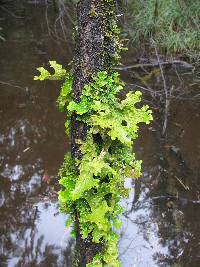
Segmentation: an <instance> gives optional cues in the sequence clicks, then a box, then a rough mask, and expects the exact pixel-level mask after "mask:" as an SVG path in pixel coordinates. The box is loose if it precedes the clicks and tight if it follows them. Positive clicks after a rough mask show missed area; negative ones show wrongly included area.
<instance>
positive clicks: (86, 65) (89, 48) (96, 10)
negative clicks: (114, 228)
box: [71, 0, 117, 267]
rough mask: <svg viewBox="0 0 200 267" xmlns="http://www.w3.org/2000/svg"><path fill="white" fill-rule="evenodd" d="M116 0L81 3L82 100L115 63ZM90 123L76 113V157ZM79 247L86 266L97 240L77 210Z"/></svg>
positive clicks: (78, 62) (76, 87)
mask: <svg viewBox="0 0 200 267" xmlns="http://www.w3.org/2000/svg"><path fill="white" fill-rule="evenodd" d="M115 12H116V1H115V0H109V1H108V0H80V1H79V3H78V4H77V22H78V25H77V39H76V51H75V57H74V77H75V79H74V84H73V100H74V101H75V102H77V103H78V102H79V101H80V96H81V93H82V90H83V87H84V85H85V84H88V83H89V82H91V79H92V75H94V74H96V73H97V72H98V71H101V70H107V71H108V72H109V70H110V69H111V68H112V66H113V64H114V63H115V59H116V55H117V48H116V44H115V41H116V40H114V39H115V38H114V35H112V31H113V27H114V26H115V25H116V14H115ZM86 136H87V126H86V125H85V124H84V123H83V122H80V121H78V120H76V115H75V114H74V115H73V116H72V122H71V151H72V155H73V157H74V158H79V159H80V158H81V151H80V146H79V144H77V143H76V140H85V139H86ZM76 232H77V248H78V251H79V264H78V266H81V267H84V266H86V264H87V263H89V262H91V261H92V258H93V256H94V255H95V254H96V252H97V250H100V249H102V248H100V247H99V246H97V244H93V243H92V241H91V240H92V238H90V237H89V238H88V239H87V240H83V239H82V237H81V235H80V229H79V214H78V213H77V214H76Z"/></svg>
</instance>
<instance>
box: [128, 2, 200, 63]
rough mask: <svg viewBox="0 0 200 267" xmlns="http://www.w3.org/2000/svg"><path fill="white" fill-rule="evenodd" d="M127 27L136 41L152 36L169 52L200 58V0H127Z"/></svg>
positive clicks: (198, 59)
mask: <svg viewBox="0 0 200 267" xmlns="http://www.w3.org/2000/svg"><path fill="white" fill-rule="evenodd" d="M126 14H127V20H126V23H125V25H124V31H125V33H126V34H127V35H128V36H129V38H130V40H132V41H133V42H134V43H135V42H138V43H140V42H141V41H147V42H150V40H151V39H153V40H154V41H155V42H156V44H157V45H158V47H159V48H160V50H161V51H162V52H164V53H166V54H181V55H183V56H186V57H189V58H190V59H191V60H193V61H195V60H196V61H200V2H199V0H128V1H127V6H126Z"/></svg>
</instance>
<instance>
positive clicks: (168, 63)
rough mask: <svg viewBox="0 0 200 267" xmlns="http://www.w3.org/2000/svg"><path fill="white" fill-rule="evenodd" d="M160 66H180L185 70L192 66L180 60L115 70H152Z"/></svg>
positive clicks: (116, 68)
mask: <svg viewBox="0 0 200 267" xmlns="http://www.w3.org/2000/svg"><path fill="white" fill-rule="evenodd" d="M160 65H162V66H171V65H180V66H181V67H182V68H186V69H193V65H192V64H189V63H188V62H186V61H182V60H172V61H163V62H154V63H153V62H152V63H141V64H135V65H129V66H122V67H119V66H117V67H115V70H122V71H127V70H130V69H138V68H145V67H146V68H154V67H159V66H160Z"/></svg>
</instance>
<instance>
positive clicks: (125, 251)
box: [0, 1, 200, 267]
mask: <svg viewBox="0 0 200 267" xmlns="http://www.w3.org/2000/svg"><path fill="white" fill-rule="evenodd" d="M44 2H45V1H44ZM6 9H7V12H6V11H5V10H4V12H3V10H2V9H0V25H1V27H2V31H1V32H0V33H1V35H3V36H4V37H5V39H6V41H5V42H1V43H0V66H1V67H0V70H1V71H0V267H4V266H8V267H14V266H17V267H26V266H27V267H29V266H31V267H32V266H33V267H35V266H43V267H50V266H52V267H57V266H68V267H71V266H72V264H71V255H72V254H73V246H74V240H73V239H71V238H70V236H69V229H65V220H66V216H64V215H62V214H59V212H58V203H57V200H56V191H57V190H58V187H57V171H58V169H59V166H60V164H61V163H62V159H63V156H64V153H65V152H66V151H67V150H69V142H68V140H66V137H65V133H64V126H63V123H64V118H65V116H64V115H63V114H60V113H59V112H58V109H57V107H56V104H55V100H56V98H57V96H58V94H59V83H57V82H36V81H33V76H34V75H35V74H36V72H35V68H36V67H38V66H42V65H46V64H47V62H48V60H50V59H55V60H57V62H59V63H62V64H64V65H65V66H66V65H67V63H68V62H70V60H71V59H72V50H73V49H72V48H73V43H72V41H71V38H70V37H69V36H70V35H71V29H72V25H71V22H70V20H67V21H66V29H65V30H66V31H65V36H64V35H63V30H62V27H61V26H62V25H61V24H59V23H60V22H59V21H58V20H57V21H56V23H57V26H56V27H55V20H56V18H57V15H55V13H54V9H53V6H51V5H49V6H48V9H47V7H46V6H45V5H39V4H38V1H28V4H26V5H25V6H24V5H20V7H18V9H16V8H15V9H10V7H7V6H6ZM19 17H22V18H19ZM47 19H48V24H47ZM47 26H48V27H47ZM67 34H68V35H69V36H67ZM131 57H132V51H130V52H129V54H127V56H126V58H124V59H123V60H124V61H125V62H126V64H128V63H130V62H132V61H133V60H132V58H131ZM164 72H165V79H166V83H167V86H168V87H169V88H172V86H174V87H173V88H174V89H173V90H172V91H173V92H172V95H173V97H171V98H170V110H169V114H168V115H169V116H168V124H167V130H166V134H165V136H164V137H163V136H161V132H162V125H163V118H164V113H163V110H162V107H163V103H164V101H163V93H162V92H163V82H162V78H161V75H160V72H159V69H157V70H154V73H152V70H140V71H138V72H137V73H135V72H133V71H128V72H126V73H122V78H123V79H124V80H125V81H126V82H127V83H129V84H130V85H129V88H130V89H134V88H135V87H133V85H132V84H133V83H134V84H138V85H139V86H142V87H145V88H146V89H148V90H145V89H144V88H143V91H144V92H146V93H145V94H144V99H143V101H144V102H145V103H146V102H148V103H149V104H150V106H152V107H153V108H154V118H155V119H154V123H152V124H151V125H150V126H143V127H142V129H141V132H140V138H139V139H138V141H137V142H136V144H135V147H134V149H135V152H136V154H137V157H138V158H139V159H142V160H143V173H142V177H141V178H140V179H139V180H137V181H130V180H127V183H126V185H127V186H129V187H131V193H130V197H129V199H128V200H124V201H123V204H124V206H125V213H124V216H123V217H122V220H123V222H124V224H123V227H122V228H121V230H120V235H121V238H120V242H119V252H120V259H121V261H122V266H123V267H157V266H174V267H199V266H200V231H199V229H200V201H199V199H200V177H199V176H200V166H199V162H200V134H199V133H200V99H199V96H198V92H199V80H198V79H199V78H198V75H195V74H193V73H192V72H191V71H190V70H184V69H174V68H168V69H164ZM147 75H149V76H148V77H147ZM141 77H143V78H142V79H141ZM144 77H145V80H144ZM147 87H148V88H147ZM151 89H153V90H154V93H153V92H152V90H151ZM155 91H156V92H157V93H156V96H155ZM149 92H150V93H149ZM150 95H151V96H150ZM44 173H46V174H47V175H48V177H49V178H50V183H49V184H47V183H46V182H45V181H43V179H42V178H43V175H44Z"/></svg>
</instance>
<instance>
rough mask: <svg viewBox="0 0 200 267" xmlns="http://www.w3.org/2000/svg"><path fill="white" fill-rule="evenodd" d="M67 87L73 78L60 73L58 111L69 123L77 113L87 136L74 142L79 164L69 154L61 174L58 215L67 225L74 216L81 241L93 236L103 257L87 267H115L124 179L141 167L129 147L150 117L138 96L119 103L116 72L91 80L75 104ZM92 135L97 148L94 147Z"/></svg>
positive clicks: (120, 86)
mask: <svg viewBox="0 0 200 267" xmlns="http://www.w3.org/2000/svg"><path fill="white" fill-rule="evenodd" d="M63 73H64V72H63ZM47 77H48V76H47ZM72 82H73V76H72V75H71V74H67V73H65V81H64V84H63V86H62V87H61V92H60V96H59V98H58V105H59V107H60V109H61V110H62V111H64V112H66V113H67V114H68V118H69V121H70V117H71V115H72V114H73V113H76V117H77V119H78V120H80V121H83V122H84V123H85V124H87V126H88V133H87V138H86V140H85V141H84V142H83V141H79V144H80V149H81V153H82V159H81V160H75V159H73V158H72V156H71V154H70V153H69V154H67V155H66V156H65V159H64V163H63V165H62V167H61V169H60V172H59V176H60V180H59V183H60V184H61V185H62V188H63V189H62V190H61V191H60V192H59V202H60V207H61V211H62V212H64V213H67V214H69V215H70V219H69V221H68V224H70V223H71V224H72V225H73V223H74V221H75V212H78V214H79V225H80V231H81V235H82V238H83V239H86V238H88V236H92V239H93V242H94V243H97V244H98V243H101V244H103V251H102V252H101V253H99V254H97V255H96V256H95V257H94V259H93V262H91V263H89V264H87V267H104V266H109V267H119V266H120V262H119V260H118V250H117V243H118V238H119V236H118V234H117V229H118V228H119V227H120V225H121V222H120V220H119V215H120V214H122V212H123V209H122V207H121V205H120V202H121V200H122V198H124V197H127V196H128V194H129V191H128V189H126V188H124V183H125V180H126V178H129V177H132V178H137V177H139V176H140V172H141V161H138V160H136V158H135V154H134V153H133V152H132V147H133V145H134V141H135V139H136V138H137V137H138V130H139V125H140V124H141V123H146V124H148V123H150V121H151V120H152V115H151V111H150V110H149V108H148V106H142V107H140V108H139V107H138V105H137V103H139V102H140V101H141V93H140V92H139V91H136V92H132V91H131V92H129V93H127V95H126V97H125V98H124V99H123V100H120V99H119V97H118V94H119V92H120V91H121V90H123V88H124V84H123V82H121V80H120V78H119V74H118V73H117V72H112V73H110V74H108V73H107V72H106V71H100V72H98V73H97V75H94V76H93V78H92V82H91V83H89V84H87V85H85V86H84V88H83V90H82V95H81V98H80V102H79V103H76V102H74V101H73V100H72V98H71V87H72ZM66 126H67V127H69V122H67V123H66ZM97 135H98V139H99V142H96V141H95V136H97ZM77 141H78V140H77Z"/></svg>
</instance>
